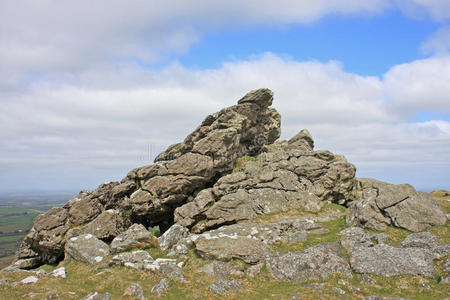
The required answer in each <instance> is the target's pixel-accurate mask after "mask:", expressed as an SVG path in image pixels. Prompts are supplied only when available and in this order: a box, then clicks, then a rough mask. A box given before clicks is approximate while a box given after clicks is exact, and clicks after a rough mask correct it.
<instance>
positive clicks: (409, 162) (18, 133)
mask: <svg viewBox="0 0 450 300" xmlns="http://www.w3.org/2000/svg"><path fill="white" fill-rule="evenodd" d="M446 65H448V62H447V59H446V58H442V57H439V58H432V59H428V60H424V61H417V62H412V63H410V64H405V65H400V66H397V67H394V68H393V69H392V70H390V71H389V72H388V73H387V74H386V75H385V77H384V79H382V80H381V79H379V78H377V77H366V76H359V75H355V74H349V73H346V72H344V71H343V70H342V68H341V66H340V65H339V63H337V62H328V63H320V62H316V61H309V62H298V61H293V60H290V59H286V58H280V57H278V56H276V55H273V54H265V55H263V56H261V57H258V58H255V59H253V60H248V61H236V62H230V63H226V64H224V65H223V66H222V67H220V68H218V69H210V70H203V71H198V70H197V71H196V70H190V69H186V68H184V67H182V66H180V65H177V64H174V65H171V66H169V67H167V68H164V69H162V70H158V71H151V70H145V69H142V68H140V67H139V66H137V65H123V66H122V67H121V68H119V69H117V68H116V69H114V71H115V72H112V71H111V70H109V71H108V70H105V69H104V68H99V69H91V70H89V71H86V72H83V73H81V74H80V75H79V76H77V77H76V78H69V79H66V80H64V81H63V82H64V83H55V82H51V83H45V82H41V83H36V84H34V85H33V86H32V87H30V88H29V89H28V90H25V91H22V92H19V93H17V92H14V93H12V92H11V93H5V94H3V95H2V97H1V100H0V101H1V103H2V111H3V113H2V114H1V115H0V128H1V129H0V139H1V140H2V143H1V145H0V169H1V172H0V173H3V174H8V175H4V177H5V178H3V179H4V181H3V183H4V184H7V183H8V182H9V181H11V180H13V178H15V179H16V182H29V185H30V186H32V185H33V184H36V183H41V182H42V181H47V182H49V183H48V184H54V182H58V183H60V184H61V185H64V184H65V185H70V184H72V186H74V185H75V186H76V185H79V186H80V187H86V186H90V187H93V186H94V185H95V184H99V183H101V182H102V181H103V180H113V179H115V180H117V179H120V178H121V177H122V176H124V175H125V173H126V172H127V171H128V170H129V169H131V168H133V167H136V166H139V165H145V164H149V163H151V160H152V158H153V157H154V156H155V155H156V154H157V153H158V152H159V151H161V150H163V149H164V148H166V147H167V146H168V145H169V144H171V143H174V142H178V141H180V140H182V139H183V138H184V137H185V136H186V135H187V134H188V133H189V132H191V131H192V130H193V129H195V127H196V126H197V125H198V124H199V123H200V122H201V121H202V119H203V118H204V117H205V116H206V115H207V114H209V113H212V112H214V111H217V110H219V109H220V108H222V107H224V106H228V105H233V104H235V103H236V101H237V100H238V99H239V98H240V97H241V96H242V95H243V94H245V93H246V92H248V91H249V90H250V89H255V88H260V87H269V88H271V89H273V90H274V92H275V100H274V104H273V106H274V107H275V108H277V109H278V111H279V112H280V113H281V114H282V129H283V137H284V138H289V137H291V136H292V135H294V134H295V133H297V132H298V131H299V130H301V129H302V128H308V129H310V131H311V133H312V134H313V136H314V137H315V140H316V145H317V147H318V148H320V149H329V150H331V151H333V152H336V153H341V154H344V155H346V157H347V158H348V159H349V160H350V161H351V162H353V163H355V164H356V166H357V167H358V169H359V175H361V176H374V177H378V178H381V179H385V180H392V181H394V182H411V183H413V184H415V185H416V186H419V187H437V186H441V187H446V186H444V185H445V184H447V181H446V178H448V176H449V175H450V174H449V173H448V170H450V166H449V162H450V123H449V122H447V121H444V120H441V121H429V122H425V123H411V122H410V121H409V119H408V116H409V114H410V113H411V112H413V111H414V110H415V109H423V106H422V105H420V104H421V103H428V104H429V105H430V107H435V108H436V109H438V108H439V107H440V108H443V107H444V108H445V107H447V106H445V105H446V102H445V101H444V100H445V97H441V98H439V97H438V98H437V100H436V99H435V100H433V101H434V102H433V101H431V102H430V99H434V98H433V97H434V96H440V95H449V93H445V92H446V91H447V87H446V86H447V84H446V83H447V82H448V81H449V80H450V73H447V72H444V71H442V70H440V71H439V72H440V73H439V74H440V76H441V77H443V78H442V80H438V81H436V82H435V84H434V85H433V86H432V88H431V89H423V90H420V89H419V88H414V86H415V85H416V84H418V83H420V82H421V81H424V82H427V81H426V80H433V78H431V79H428V78H429V77H430V76H431V75H430V72H429V71H427V70H433V68H436V67H439V66H446ZM411 70H413V71H411ZM443 70H446V69H445V68H444V69H443ZM411 74H413V75H414V76H413V77H411ZM446 79H447V80H446ZM409 87H412V89H413V90H414V91H420V92H417V95H416V94H415V93H412V94H409V93H408V88H409ZM442 93H444V94H442ZM433 95H434V96H433ZM408 99H411V102H410V103H408V101H407V100H408ZM426 101H429V102H426ZM447 103H448V101H447ZM399 107H403V108H404V109H399ZM447 108H448V107H447ZM447 108H445V109H447ZM6 172H7V173H6ZM35 174H39V175H35ZM55 174H59V175H58V176H56V175H55ZM35 176H36V177H37V178H36V177H35ZM54 177H56V179H55V178H54ZM18 178H21V179H20V180H19V179H18ZM68 178H70V179H71V180H68ZM64 180H66V181H67V182H64ZM61 182H63V183H61ZM447 188H448V186H447Z"/></svg>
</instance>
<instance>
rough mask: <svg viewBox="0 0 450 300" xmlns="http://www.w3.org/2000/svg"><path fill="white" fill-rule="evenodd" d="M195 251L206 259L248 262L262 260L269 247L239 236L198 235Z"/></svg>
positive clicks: (252, 262) (254, 262)
mask: <svg viewBox="0 0 450 300" xmlns="http://www.w3.org/2000/svg"><path fill="white" fill-rule="evenodd" d="M195 249H196V253H197V254H198V255H199V256H200V257H202V258H206V259H215V260H221V261H230V260H231V259H233V258H236V259H241V260H243V261H244V262H246V263H249V264H256V263H258V262H259V261H261V260H263V259H264V257H265V256H266V254H268V253H269V251H270V248H269V247H268V246H266V245H265V244H264V243H262V242H260V241H257V240H254V239H252V238H248V237H240V236H221V237H213V236H207V235H204V236H200V237H199V238H198V239H197V240H196V241H195Z"/></svg>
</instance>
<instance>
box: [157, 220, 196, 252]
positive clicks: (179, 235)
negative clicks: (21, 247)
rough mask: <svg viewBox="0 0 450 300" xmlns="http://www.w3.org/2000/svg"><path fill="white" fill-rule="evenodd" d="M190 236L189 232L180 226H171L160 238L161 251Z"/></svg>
mask: <svg viewBox="0 0 450 300" xmlns="http://www.w3.org/2000/svg"><path fill="white" fill-rule="evenodd" d="M188 235H189V230H188V229H187V228H185V227H183V226H180V225H178V224H174V225H173V226H171V227H170V228H169V229H168V230H167V231H166V232H164V234H163V235H162V236H160V237H159V238H158V243H159V247H160V248H161V250H167V249H169V248H171V247H172V246H174V245H175V244H176V243H178V242H179V241H180V240H182V239H184V238H185V237H187V236H188Z"/></svg>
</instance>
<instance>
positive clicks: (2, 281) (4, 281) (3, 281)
mask: <svg viewBox="0 0 450 300" xmlns="http://www.w3.org/2000/svg"><path fill="white" fill-rule="evenodd" d="M2 285H9V279H8V278H2V279H0V286H2Z"/></svg>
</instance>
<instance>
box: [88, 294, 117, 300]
mask: <svg viewBox="0 0 450 300" xmlns="http://www.w3.org/2000/svg"><path fill="white" fill-rule="evenodd" d="M110 299H111V295H110V294H109V293H104V294H100V293H99V292H94V293H90V294H89V295H87V296H84V297H83V298H81V300H110Z"/></svg>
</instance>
